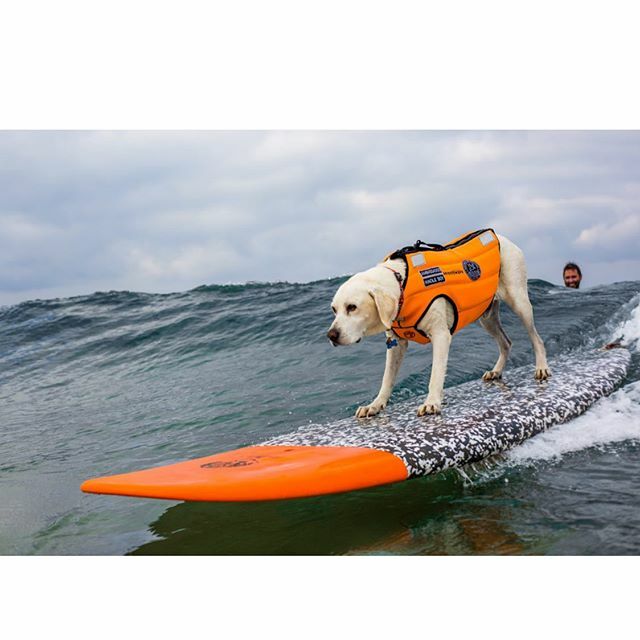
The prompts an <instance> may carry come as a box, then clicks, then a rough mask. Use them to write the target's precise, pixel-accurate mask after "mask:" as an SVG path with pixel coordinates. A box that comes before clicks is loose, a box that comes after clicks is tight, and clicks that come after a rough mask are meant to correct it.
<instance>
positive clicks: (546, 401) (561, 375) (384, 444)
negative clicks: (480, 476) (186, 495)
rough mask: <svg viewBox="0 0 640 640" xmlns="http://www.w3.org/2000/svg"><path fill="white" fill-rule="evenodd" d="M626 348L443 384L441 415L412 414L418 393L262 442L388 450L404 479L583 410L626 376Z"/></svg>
mask: <svg viewBox="0 0 640 640" xmlns="http://www.w3.org/2000/svg"><path fill="white" fill-rule="evenodd" d="M630 360H631V356H630V354H629V352H628V351H627V350H626V349H611V350H609V351H603V350H597V351H596V350H593V351H588V352H584V351H583V352H574V353H571V354H567V355H562V356H558V357H556V358H554V359H552V360H551V361H550V362H549V365H550V368H551V372H552V377H551V379H550V380H548V381H545V382H538V381H536V380H534V378H533V373H534V368H533V365H529V366H526V367H520V368H517V369H509V368H507V369H506V370H505V373H504V376H503V380H502V381H496V382H489V383H487V382H483V381H482V380H473V381H471V382H467V383H464V384H461V385H458V386H456V387H450V388H448V389H445V398H444V399H445V405H444V406H443V410H442V414H441V415H439V416H425V417H421V418H419V417H418V416H417V415H416V410H417V408H418V405H419V404H420V403H421V402H422V398H414V399H413V400H408V401H403V402H400V403H398V404H394V405H391V406H388V407H387V409H386V410H385V411H384V412H383V413H382V414H380V415H378V416H376V417H374V418H366V419H361V420H358V419H356V418H345V419H343V420H338V421H337V422H333V423H330V424H308V425H305V426H303V427H301V428H300V429H298V430H297V431H294V432H292V433H289V434H285V435H282V436H278V437H276V438H272V439H271V440H267V441H266V442H263V443H261V444H264V445H284V446H333V447H336V446H339V447H367V448H370V449H379V450H382V451H388V452H390V453H393V454H394V455H396V456H397V457H398V458H400V459H401V460H402V461H403V462H404V463H405V465H406V467H407V470H408V473H409V476H422V475H428V474H432V473H437V472H439V471H442V470H444V469H447V468H449V467H454V466H462V465H465V464H469V463H473V462H476V461H478V460H482V459H483V458H486V457H489V456H492V455H495V454H497V453H500V452H501V451H505V450H506V449H509V448H511V447H514V446H515V445H517V444H519V443H521V442H522V441H523V440H526V439H527V438H530V437H531V436H534V435H536V434H537V433H540V432H541V431H545V430H546V429H548V428H549V427H550V426H552V425H554V424H559V423H562V422H566V421H568V420H571V419H572V418H575V417H576V416H578V415H580V414H581V413H583V412H584V411H585V410H586V409H587V408H588V407H589V406H591V405H592V404H593V403H594V402H595V401H596V400H598V399H599V398H601V397H603V396H606V395H609V394H610V393H611V392H612V391H614V389H615V388H616V387H617V385H618V384H619V383H620V382H621V381H622V379H623V378H624V376H625V375H626V372H627V369H628V367H629V362H630ZM604 427H605V425H603V428H604Z"/></svg>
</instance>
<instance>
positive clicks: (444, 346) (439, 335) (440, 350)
mask: <svg viewBox="0 0 640 640" xmlns="http://www.w3.org/2000/svg"><path fill="white" fill-rule="evenodd" d="M429 337H430V338H431V344H432V345H433V362H432V363H431V378H430V379H429V394H428V395H427V399H426V400H425V401H424V403H423V404H421V405H420V406H419V407H418V415H419V416H424V415H426V414H428V413H440V411H441V409H442V390H443V388H444V377H445V374H446V373H447V361H448V359H449V346H450V345H451V333H450V332H449V329H448V328H447V327H440V328H438V329H434V330H433V331H432V332H431V335H430V336H429Z"/></svg>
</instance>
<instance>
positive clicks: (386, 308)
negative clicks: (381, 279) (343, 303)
mask: <svg viewBox="0 0 640 640" xmlns="http://www.w3.org/2000/svg"><path fill="white" fill-rule="evenodd" d="M369 295H370V296H371V297H372V298H373V300H374V302H375V303H376V308H377V309H378V315H379V316H380V321H381V322H382V324H383V325H384V326H385V327H386V328H387V329H391V325H392V324H393V321H394V320H395V319H396V313H397V311H398V301H397V299H396V298H394V297H393V296H392V295H391V294H390V293H389V292H388V291H385V290H384V289H381V288H380V287H374V288H373V289H369Z"/></svg>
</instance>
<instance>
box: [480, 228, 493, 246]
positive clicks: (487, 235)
mask: <svg viewBox="0 0 640 640" xmlns="http://www.w3.org/2000/svg"><path fill="white" fill-rule="evenodd" d="M494 240H495V237H494V235H493V233H492V232H491V231H485V232H484V233H483V234H482V235H481V236H480V242H482V244H483V245H485V246H487V245H488V244H490V243H491V242H493V241H494Z"/></svg>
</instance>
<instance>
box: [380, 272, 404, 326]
mask: <svg viewBox="0 0 640 640" xmlns="http://www.w3.org/2000/svg"><path fill="white" fill-rule="evenodd" d="M382 266H383V267H384V268H385V269H389V271H391V272H392V273H393V275H394V276H395V277H396V282H397V283H398V286H399V287H400V299H399V300H398V310H397V311H396V317H395V318H394V319H393V321H394V322H395V321H396V320H397V318H398V316H399V315H400V309H402V305H403V304H404V278H403V277H402V274H401V273H399V272H398V271H396V270H395V269H392V268H391V267H388V266H387V265H386V264H383V265H382Z"/></svg>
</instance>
